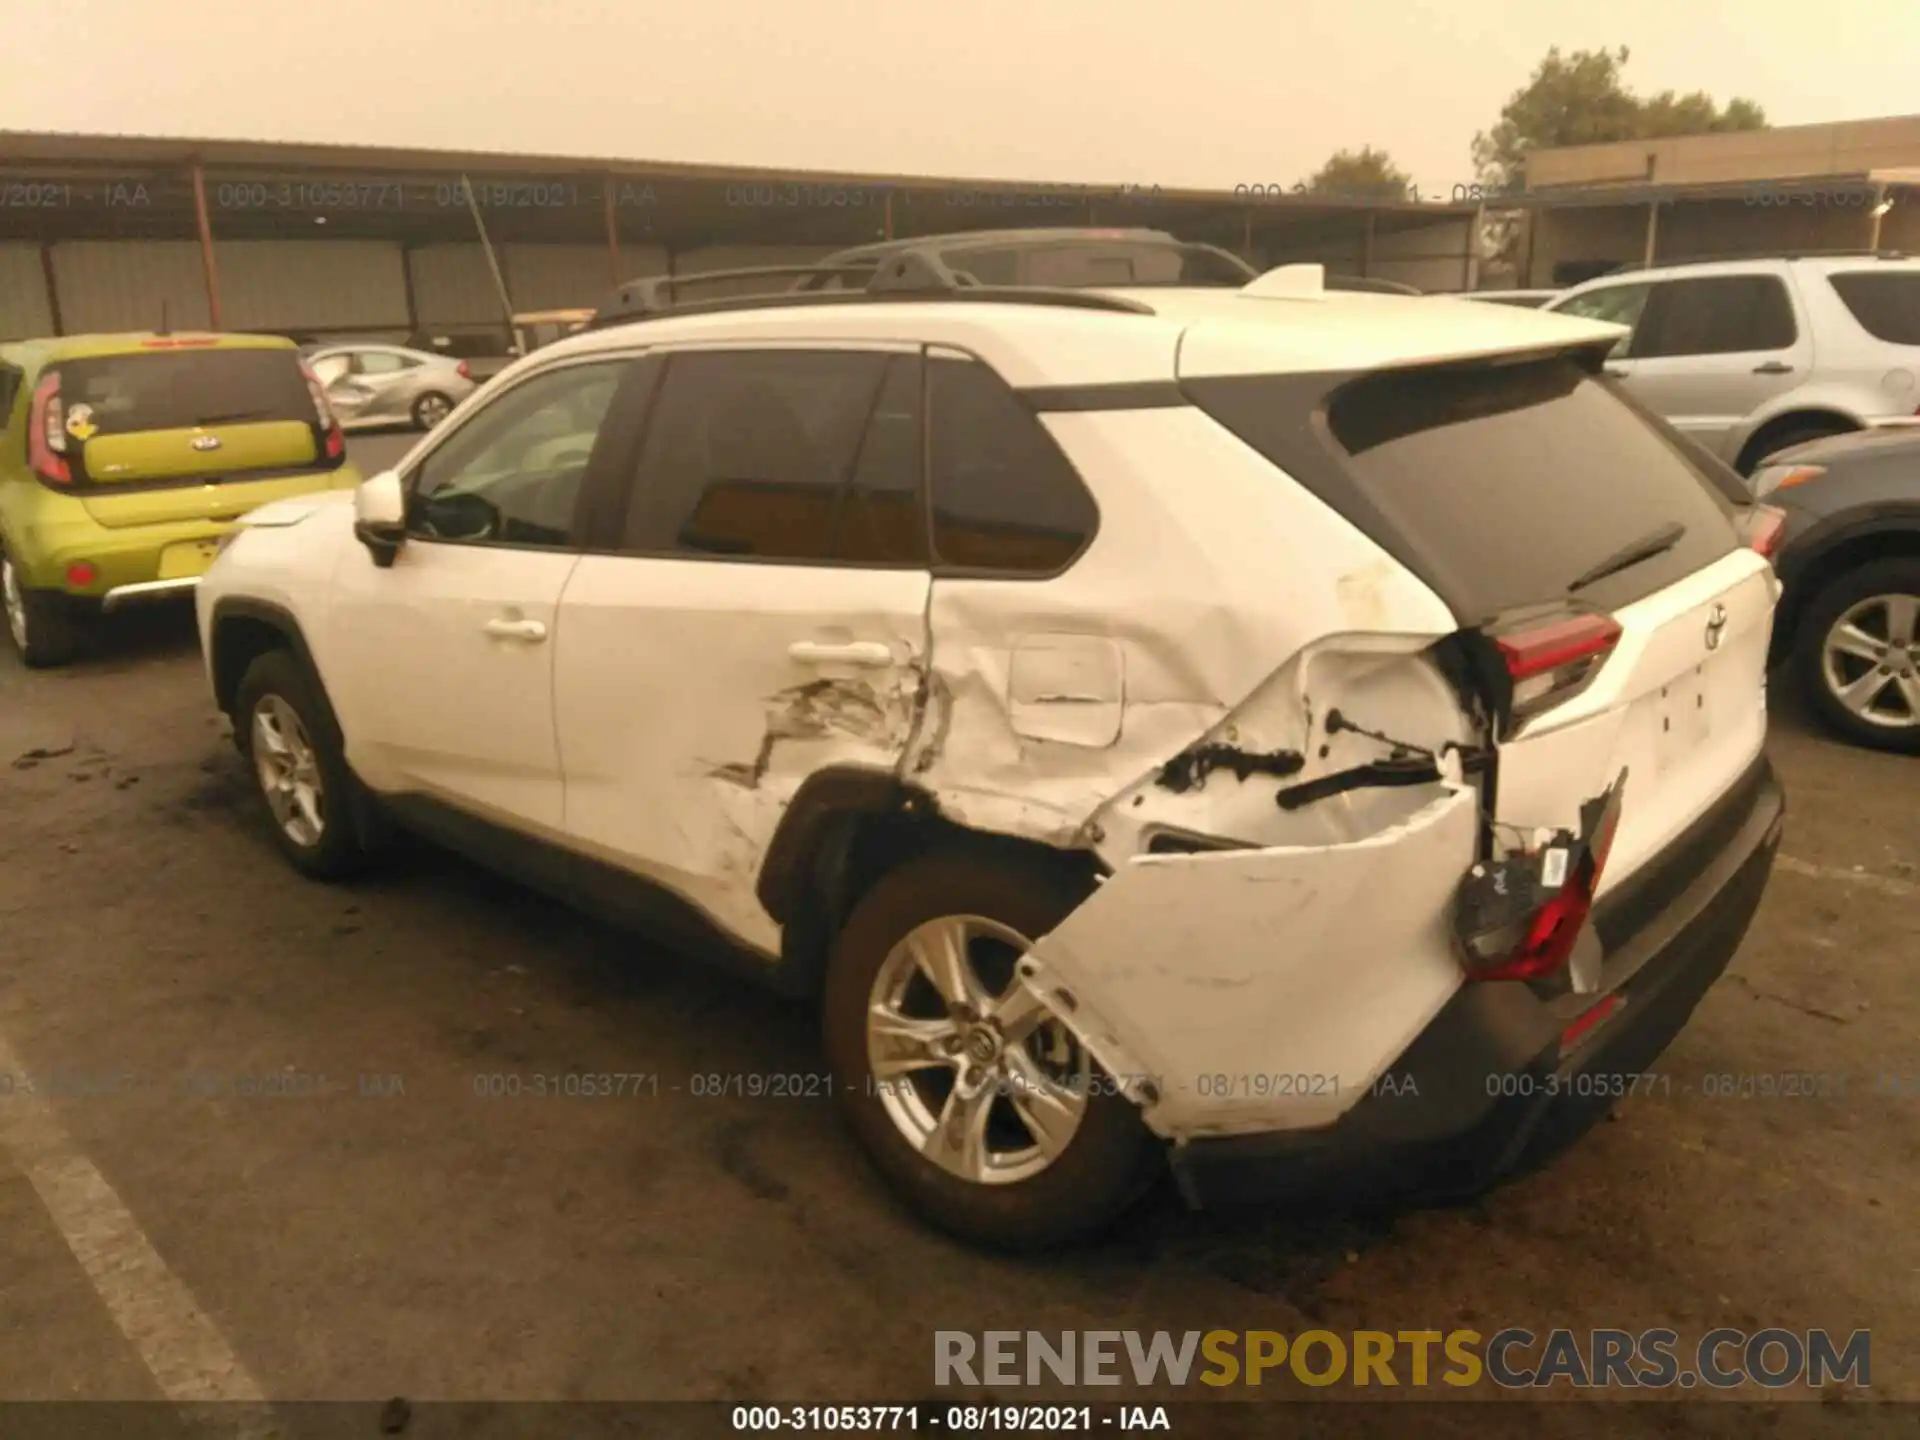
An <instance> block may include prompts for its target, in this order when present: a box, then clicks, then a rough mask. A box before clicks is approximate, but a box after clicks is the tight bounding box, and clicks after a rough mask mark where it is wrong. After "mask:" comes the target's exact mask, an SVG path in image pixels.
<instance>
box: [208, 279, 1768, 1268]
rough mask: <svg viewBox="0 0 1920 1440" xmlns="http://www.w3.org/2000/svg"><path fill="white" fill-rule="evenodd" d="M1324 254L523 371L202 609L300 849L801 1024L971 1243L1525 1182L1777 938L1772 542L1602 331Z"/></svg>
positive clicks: (896, 308)
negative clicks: (558, 898) (682, 970)
mask: <svg viewBox="0 0 1920 1440" xmlns="http://www.w3.org/2000/svg"><path fill="white" fill-rule="evenodd" d="M1322 282H1323V276H1322V274H1321V271H1320V269H1319V267H1317V266H1293V267H1286V268H1284V269H1281V270H1277V271H1274V272H1272V273H1270V274H1268V275H1266V276H1263V277H1261V278H1260V279H1258V280H1256V281H1254V282H1253V283H1251V284H1249V285H1247V286H1246V288H1245V289H1241V290H1231V289H1227V290H1222V289H1213V290H1199V289H1184V288H1165V289H1127V290H1044V289H1030V288H1029V289H1019V288H1004V289H1001V288H994V287H988V286H981V285H978V284H972V283H968V282H967V280H966V279H965V278H964V277H958V278H957V277H956V276H955V275H954V274H953V273H952V272H951V271H949V270H947V269H946V268H945V267H944V266H943V265H942V264H941V262H940V261H939V260H938V259H937V257H932V256H929V255H926V254H922V253H920V252H918V251H913V250H908V251H906V252H904V253H902V254H899V255H896V256H893V257H890V258H889V259H888V260H887V261H886V263H885V264H884V265H883V266H882V267H881V268H880V270H879V273H878V274H877V275H876V276H875V278H874V279H873V281H872V284H871V286H870V288H869V289H867V290H866V291H864V292H846V291H836V292H827V293H822V294H816V295H803V296H795V295H792V294H782V295H778V296H773V297H740V296H735V297H734V298H732V299H728V300H723V301H715V302H709V303H707V304H704V305H702V304H682V305H677V306H676V305H670V304H666V303H664V301H663V300H662V298H661V297H662V293H663V292H659V291H649V292H647V293H646V294H645V295H642V296H641V297H640V299H638V300H634V301H633V303H632V307H631V310H630V311H629V312H628V313H627V314H625V315H622V314H619V313H615V314H611V315H606V316H604V317H603V322H602V323H600V324H598V325H597V326H596V328H594V329H592V330H590V331H588V332H587V333H584V334H581V335H578V336H575V337H573V338H570V339H568V340H565V341H562V342H560V343H558V344H555V345H553V346H551V347H549V348H546V349H543V350H541V351H540V352H539V353H538V354H537V355H535V356H531V357H528V358H527V359H525V360H523V361H521V362H518V363H516V364H515V365H514V366H513V367H511V368H510V369H509V370H508V371H507V372H505V373H504V374H503V375H501V376H500V377H498V378H497V379H495V380H494V381H493V382H492V383H490V384H489V385H488V386H487V387H486V389H485V390H484V391H483V392H482V393H481V394H479V395H478V396H476V397H475V399H474V400H473V401H471V402H470V403H468V404H467V405H464V406H462V407H461V409H460V411H459V412H458V413H457V414H456V415H455V416H454V417H453V418H452V419H450V420H449V421H448V423H447V424H446V425H445V426H444V427H442V428H441V429H439V430H436V431H435V432H434V433H433V434H432V435H431V436H428V437H427V438H425V439H424V440H423V441H422V442H421V443H420V444H419V446H418V447H417V448H416V449H415V450H414V451H413V452H412V453H411V454H410V455H409V456H408V457H407V459H406V460H405V462H404V463H403V464H402V465H401V466H400V468H399V469H398V470H397V471H395V472H389V473H386V474H382V475H379V476H376V477H374V478H372V479H370V480H368V481H367V482H366V483H365V485H364V486H363V487H362V488H361V489H360V490H359V491H358V492H357V494H355V495H350V496H342V497H341V503H333V502H332V501H331V500H330V499H329V498H328V497H315V498H313V499H308V500H299V501H289V502H284V503H281V504H277V505H272V506H269V507H267V508H265V509H264V510H261V511H259V512H257V513H255V514H254V515H253V516H252V517H250V520H249V523H247V525H246V526H245V527H244V528H243V529H242V530H241V531H240V533H239V535H238V538H237V539H236V540H235V541H234V542H233V543H232V544H231V545H230V546H229V547H228V548H227V549H226V551H225V552H224V553H223V554H222V556H221V557H220V558H219V560H218V561H217V562H216V563H215V565H214V566H213V569H212V570H211V572H210V573H209V574H208V575H207V577H206V579H205V580H204V581H203V582H202V584H201V586H200V588H199V592H198V602H197V603H198V607H199V618H200V628H201V636H202V640H203V644H204V648H205V652H206V660H207V665H208V668H209V673H210V676H211V680H212V685H213V690H214V695H215V698H216V700H217V702H218V705H219V707H220V709H221V710H222V711H224V712H225V713H226V714H227V715H229V716H230V717H232V720H233V727H234V736H235V740H236V742H237V743H238V745H239V747H240V749H241V750H242V752H243V753H244V754H245V755H246V756H248V757H249V760H250V762H251V766H252V769H253V772H254V773H255V774H256V775H257V777H258V782H259V787H260V791H261V794H262V796H263V798H264V800H265V802H266V805H267V806H268V807H269V809H270V811H271V814H272V817H273V821H274V833H275V835H276V837H277V840H278V843H279V845H280V847H281V848H282V849H283V850H284V851H285V853H286V855H287V856H288V857H289V858H290V859H291V861H292V862H293V863H294V865H296V866H297V867H298V868H299V869H300V870H302V871H304V872H306V873H307V874H309V875H313V876H317V877H322V878H331V877H336V876H342V875H345V874H347V873H349V872H351V871H353V870H354V869H356V868H358V867H359V866H361V865H363V864H364V863H366V862H367V861H368V860H369V859H370V858H371V857H373V856H374V855H375V854H376V853H377V850H378V846H379V843H380V841H381V838H382V836H383V835H385V834H386V833H387V832H388V827H389V826H391V825H393V824H396V823H397V824H399V825H402V826H405V827H409V828H412V829H416V830H418V831H421V832H424V833H426V834H428V835H430V836H433V837H437V838H439V839H441V840H442V841H444V842H446V843H448V844H451V845H453V846H454V847H456V848H460V849H463V850H465V851H467V852H469V853H471V854H473V855H476V856H477V857H479V858H481V859H483V860H485V861H487V862H489V863H491V864H493V865H496V866H498V867H500V868H502V869H503V870H505V871H507V872H508V873H510V874H512V875H515V876H517V877H520V878H523V879H524V880H525V881H527V882H528V883H529V884H532V885H535V886H538V887H541V888H544V889H547V890H550V891H552V892H554V893H557V894H559V895H562V896H565V897H570V898H572V899H574V900H576V901H577V902H579V903H581V904H583V905H586V906H589V907H591V908H593V909H595V910H597V911H598V912H600V913H602V914H604V915H607V916H610V917H612V918H614V919H616V920H622V921H629V922H635V923H638V924H641V925H644V926H646V927H647V928H649V929H650V930H652V931H654V932H655V933H661V932H662V931H663V930H664V932H665V933H667V934H669V935H672V936H677V937H678V938H679V939H680V940H681V942H682V943H683V944H684V945H685V946H686V947H687V948H689V949H691V950H693V951H696V952H697V953H700V954H702V955H705V956H710V957H714V958H721V959H730V960H732V961H734V962H736V963H737V964H738V965H739V966H740V967H741V968H743V969H744V970H746V971H748V972H749V973H753V974H756V975H758V976H760V977H761V978H763V979H765V980H766V981H768V982H769V983H772V984H775V985H778V986H781V987H783V988H785V989H788V990H790V991H792V992H796V993H804V994H808V995H814V996H817V997H818V999H819V1002H820V1005H821V1009H822V1014H823V1025H824V1031H825V1046H826V1056H827V1062H828V1068H829V1069H830V1071H831V1073H832V1076H833V1085H832V1089H833V1090H834V1092H835V1094H836V1097H837V1099H838V1100H839V1102H840V1103H841V1104H842V1106H843V1107H844V1110H845V1112H846V1115H847V1117H848V1119H849V1121H850V1123H851V1125H852V1128H853V1130H854V1131H855V1132H856V1134H857V1136H858V1138H859V1140H860V1142H861V1143H862V1145H863V1146H864V1148H865V1149H866V1150H867V1151H868V1153H869V1154H870V1155H871V1156H872V1159H873V1161H874V1163H875V1164H876V1165H877V1167H878V1168H879V1169H880V1170H881V1171H882V1172H883V1173H884V1174H885V1176H886V1177H887V1179H888V1180H889V1181H890V1182H892V1184H893V1185H894V1186H895V1187H896V1188H897V1190H898V1191H899V1192H900V1193H901V1194H903V1195H904V1196H905V1197H906V1199H907V1200H908V1201H909V1202H910V1203H911V1204H912V1205H913V1206H914V1207H915V1208H917V1209H918V1210H919V1211H920V1212H921V1213H922V1214H924V1215H925V1216H927V1217H929V1218H930V1219H932V1220H933V1221H934V1222H936V1223H938V1224H940V1225H942V1226H944V1227H946V1228H947V1229H949V1230H950V1231H952V1232H954V1233H957V1234H959V1235H961V1236H964V1237H967V1238H969V1239H972V1240H974V1241H976V1242H980V1243H985V1244H991V1245H996V1246H1005V1247H1016V1248H1017V1247H1035V1246H1043V1245H1047V1244H1051V1243H1057V1242H1060V1241H1062V1240H1064V1239H1067V1238H1069V1237H1071V1236H1074V1235H1076V1234H1078V1233H1081V1232H1084V1231H1087V1230H1090V1229H1093V1228H1096V1227H1098V1226H1100V1225H1102V1224H1103V1223H1104V1222H1106V1221H1108V1220H1110V1219H1111V1218H1112V1217H1114V1216H1115V1215H1116V1214H1117V1213H1118V1212H1119V1211H1120V1210H1121V1209H1122V1208H1123V1207H1124V1206H1126V1205H1127V1204H1128V1203H1129V1201H1130V1200H1132V1199H1133V1198H1134V1197H1135V1196H1136V1195H1138V1194H1139V1193H1140V1191H1141V1189H1142V1188H1143V1187H1144V1186H1145V1185H1146V1184H1147V1183H1148V1182H1149V1181H1150V1180H1151V1179H1152V1178H1153V1176H1154V1175H1155V1174H1156V1173H1157V1171H1158V1170H1159V1169H1160V1168H1162V1167H1163V1166H1164V1165H1165V1164H1166V1163H1167V1161H1168V1160H1170V1161H1171V1164H1172V1168H1173V1171H1174V1173H1175V1176H1176V1178H1177V1180H1178V1183H1179V1184H1180V1186H1181V1188H1182V1190H1183V1191H1184V1193H1185V1194H1186V1195H1187V1197H1188V1199H1189V1200H1190V1201H1191V1202H1192V1203H1195V1204H1210V1203H1215V1202H1220V1201H1230V1200H1251V1199H1257V1198H1263V1197H1269V1198H1284V1197H1287V1196H1290V1195H1295V1194H1301V1193H1309V1192H1310V1193H1314V1194H1322V1195H1323V1194H1326V1193H1327V1192H1328V1191H1329V1190H1340V1189H1347V1188H1350V1187H1358V1188H1359V1189H1360V1191H1361V1192H1363V1193H1365V1194H1366V1195H1368V1196H1370V1197H1379V1196H1384V1195H1387V1194H1394V1195H1398V1194H1401V1193H1403V1192H1404V1193H1407V1194H1409V1195H1411V1194H1459V1193H1467V1192H1471V1191H1474V1190H1476V1189H1479V1188H1482V1187H1485V1186H1486V1185H1488V1184H1490V1183H1492V1182H1493V1181H1495V1180H1497V1179H1498V1178H1500V1177H1502V1176H1504V1175H1507V1174H1510V1173H1513V1172H1514V1171H1516V1170H1517V1169H1519V1168H1521V1167H1523V1166H1526V1165H1530V1164H1532V1163H1534V1162H1536V1161H1538V1160H1539V1159H1541V1158H1542V1157H1544V1156H1545V1155H1547V1154H1549V1153H1550V1152H1552V1151H1553V1150H1554V1149H1556V1148H1557V1147H1558V1146H1560V1145H1561V1144H1562V1143H1564V1142H1565V1141H1566V1140H1568V1139H1570V1138H1571V1137H1572V1136H1574V1135H1577V1134H1578V1133H1580V1131H1581V1130H1583V1129H1584V1128H1585V1126H1586V1125H1587V1124H1588V1123H1589V1122H1591V1121H1592V1120H1593V1119H1594V1118H1596V1117H1597V1116H1598V1115H1599V1114H1601V1113H1603V1112H1604V1111H1605V1110H1606V1109H1607V1108H1609V1107H1610V1106H1612V1105H1613V1104H1614V1103H1616V1102H1617V1101H1618V1100H1619V1099H1620V1098H1621V1097H1623V1096H1625V1095H1627V1094H1630V1093H1632V1092H1633V1090H1634V1089H1635V1087H1636V1082H1637V1079H1638V1077H1641V1076H1643V1075H1644V1073H1645V1072H1646V1071H1647V1070H1648V1068H1649V1066H1650V1064H1651V1062H1652V1061H1653V1060H1654V1058H1655V1057H1656V1056H1657V1055H1658V1054H1660V1052H1661V1051H1662V1050H1663V1049H1664V1048H1665V1047H1666V1046H1667V1044H1668V1043H1669V1042H1670V1041H1671V1039H1672V1038H1673V1036H1674V1035H1675V1034H1676V1033H1677V1032H1678V1031H1679V1029H1680V1028H1681V1026H1682V1025H1683V1024H1684V1023H1685V1022H1686V1019H1687V1017H1688V1015H1689V1014H1690V1013H1691V1011H1692V1009H1693V1007H1694V1005H1695V1003H1696V1002H1697V1001H1698V1000H1699V999H1700V997H1701V995H1702V994H1703V993H1704V992H1705V991H1706V990H1707V988H1708V987H1709V986H1710V985H1711V984H1712V983H1713V981H1714V980H1715V979H1716V978H1717V977H1718V976H1719V974H1720V973H1721V971H1722V970H1723V969H1724V968H1725V966H1726V964H1727V962H1728V960H1729V958H1730V957H1731V955H1732V954H1733V952H1734V950H1735V948H1736V947H1737V946H1738V944H1739V942H1740V939H1741V936H1742V935H1743V933H1744V932H1745V929H1746V927H1747V924H1748V922H1749V920H1750V919H1751V917H1752V915H1753V913H1754V910H1755V908H1756V906H1757V905H1758V903H1759V900H1760V896H1761V892H1762V890H1763V888H1764V886H1765V884H1766V880H1767V876H1768V874H1769V872H1770V869H1771V865H1772V860H1773V856H1774V852H1775V850H1776V848H1777V845H1778V840H1779V835H1780V829H1781V822H1782V814H1783V802H1782V797H1781V793H1780V790H1779V788H1778V786H1777V784H1776V783H1775V780H1774V778H1773V775H1772V772H1771V770H1770V768H1769V766H1768V763H1767V760H1766V758H1765V755H1764V740H1765V735H1766V727H1767V712H1766V693H1765V682H1764V671H1765V664H1766V655H1767V648H1768V638H1769V629H1770V625H1771V619H1772V614H1773V608H1774V602H1775V598H1776V595H1777V593H1778V586H1777V583H1776V581H1775V578H1774V575H1773V573H1772V569H1771V566H1770V564H1769V558H1768V555H1769V551H1770V547H1771V545H1772V543H1773V541H1774V538H1775V537H1776V536H1777V534H1778V530H1779V516H1778V513H1777V512H1772V511H1769V510H1767V509H1766V508H1765V507H1760V506H1752V505H1743V504H1742V503H1741V491H1740V487H1739V485H1738V483H1737V481H1735V480H1733V478H1732V477H1731V475H1730V474H1729V473H1728V472H1726V471H1724V470H1723V469H1721V468H1719V467H1717V466H1716V465H1715V464H1714V462H1712V461H1711V460H1707V459H1704V458H1703V457H1702V456H1701V453H1700V452H1699V451H1698V450H1697V449H1696V448H1694V447H1692V446H1690V445H1689V444H1688V443H1687V442H1685V441H1683V440H1681V439H1679V438H1677V437H1676V436H1675V435H1674V433H1673V432H1672V431H1670V430H1668V429H1667V428H1666V427H1665V426H1663V425H1661V424H1660V423H1658V422H1656V421H1653V420H1651V419H1649V418H1648V417H1647V416H1646V415H1645V414H1644V413H1643V412H1641V411H1640V410H1638V409H1637V408H1636V407H1635V406H1634V405H1633V402H1631V401H1629V400H1627V399H1625V398H1624V397H1622V396H1621V395H1620V394H1618V393H1617V391H1616V390H1615V388H1614V387H1613V386H1612V385H1611V384H1610V383H1609V382H1608V381H1607V380H1606V379H1605V378H1604V377H1603V376H1602V375H1601V373H1600V372H1601V369H1602V366H1603V362H1604V358H1605V356H1606V353H1607V351H1608V349H1609V347H1611V346H1612V345H1613V344H1614V342H1615V341H1616V339H1617V338H1618V337H1619V335H1620V333H1621V332H1620V330H1619V328H1618V327H1615V326H1611V325H1605V324H1601V323H1598V322H1594V321H1589V320H1582V319H1574V318H1567V317H1555V316H1542V315H1540V314H1537V313H1533V312H1527V311H1522V310H1516V309H1511V308H1508V307H1504V306H1490V305H1475V304H1470V303H1466V302H1460V301H1452V300H1443V299H1437V298H1420V299H1403V298H1399V297H1394V296H1380V295H1371V294H1355V293H1340V292H1331V291H1328V290H1326V289H1325V288H1324V286H1323V283H1322ZM785 283H786V282H785V281H784V280H783V281H782V284H783V285H784V284H785ZM630 299H631V297H630Z"/></svg>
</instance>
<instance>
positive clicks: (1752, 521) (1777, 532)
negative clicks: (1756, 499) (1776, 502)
mask: <svg viewBox="0 0 1920 1440" xmlns="http://www.w3.org/2000/svg"><path fill="white" fill-rule="evenodd" d="M1746 530H1747V544H1748V545H1750V546H1751V547H1752V548H1753V549H1754V550H1756V551H1758V552H1759V554H1760V556H1761V558H1762V559H1764V560H1769V561H1770V560H1772V559H1773V558H1774V556H1775V555H1777V554H1779V552H1780V541H1781V540H1782V539H1783V538H1784V537H1785V536H1786V533H1787V512H1786V511H1784V510H1781V509H1778V508H1776V507H1775V506H1772V505H1756V506H1754V507H1753V513H1752V514H1751V515H1749V516H1748V517H1747V523H1746Z"/></svg>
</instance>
